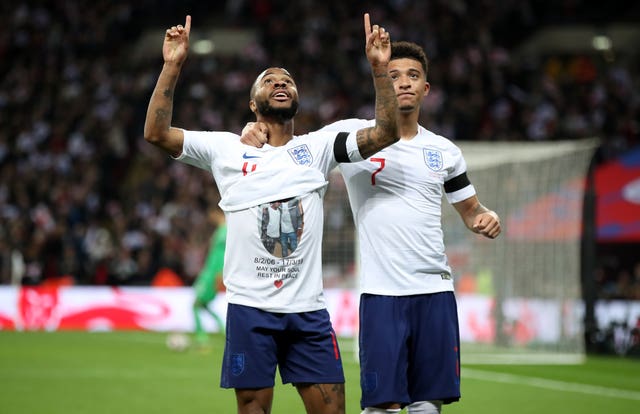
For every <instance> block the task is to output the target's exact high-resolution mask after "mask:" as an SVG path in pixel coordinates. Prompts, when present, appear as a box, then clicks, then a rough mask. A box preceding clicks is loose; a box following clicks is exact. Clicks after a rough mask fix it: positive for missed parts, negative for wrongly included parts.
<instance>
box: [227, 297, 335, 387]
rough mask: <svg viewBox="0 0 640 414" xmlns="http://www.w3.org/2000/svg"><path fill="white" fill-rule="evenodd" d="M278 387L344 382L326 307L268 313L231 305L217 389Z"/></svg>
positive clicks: (228, 310) (229, 306)
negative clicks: (277, 384)
mask: <svg viewBox="0 0 640 414" xmlns="http://www.w3.org/2000/svg"><path fill="white" fill-rule="evenodd" d="M276 366H277V367H278V369H279V371H280V377H281V378H282V383H283V384H287V383H292V384H301V383H311V384H337V383H344V372H343V370H342V358H341V357H340V350H339V348H338V341H337V339H336V334H335V332H334V331H333V327H332V326H331V321H330V319H329V312H327V310H326V309H323V310H318V311H313V312H302V313H272V312H265V311H263V310H260V309H256V308H252V307H249V306H242V305H236V304H229V305H228V308H227V327H226V345H225V349H224V360H223V363H222V376H221V380H220V385H221V386H222V387H223V388H269V387H273V386H274V385H275V374H276Z"/></svg>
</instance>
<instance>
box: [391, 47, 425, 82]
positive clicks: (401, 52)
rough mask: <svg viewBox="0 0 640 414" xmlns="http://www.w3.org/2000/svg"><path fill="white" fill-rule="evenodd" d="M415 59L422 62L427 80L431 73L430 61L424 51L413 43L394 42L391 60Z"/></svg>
mask: <svg viewBox="0 0 640 414" xmlns="http://www.w3.org/2000/svg"><path fill="white" fill-rule="evenodd" d="M403 58H408V59H413V60H417V61H418V62H420V64H421V65H422V70H424V78H425V79H426V78H427V73H428V71H429V59H427V54H426V53H424V49H422V47H420V46H419V45H417V44H415V43H413V42H392V43H391V60H394V59H403Z"/></svg>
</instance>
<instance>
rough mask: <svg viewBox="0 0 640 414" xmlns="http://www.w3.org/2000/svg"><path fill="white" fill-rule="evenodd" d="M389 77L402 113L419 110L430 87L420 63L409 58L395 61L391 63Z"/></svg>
mask: <svg viewBox="0 0 640 414" xmlns="http://www.w3.org/2000/svg"><path fill="white" fill-rule="evenodd" d="M389 76H390V77H391V80H392V81H393V88H394V89H395V91H396V97H397V98H398V109H399V110H400V112H412V111H416V110H418V109H419V108H420V102H421V101H422V98H424V97H425V95H427V94H428V93H429V87H430V85H429V82H427V80H426V78H425V74H424V70H422V65H421V64H420V62H418V61H417V60H415V59H409V58H401V59H394V60H392V61H391V62H389Z"/></svg>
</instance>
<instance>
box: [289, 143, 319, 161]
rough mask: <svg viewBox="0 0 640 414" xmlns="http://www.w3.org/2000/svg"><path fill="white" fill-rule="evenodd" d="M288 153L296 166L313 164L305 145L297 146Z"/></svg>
mask: <svg viewBox="0 0 640 414" xmlns="http://www.w3.org/2000/svg"><path fill="white" fill-rule="evenodd" d="M288 151H289V155H291V158H293V161H294V162H295V163H296V164H298V165H311V163H312V162H313V155H311V151H309V147H307V144H302V145H298V146H297V147H293V148H291V149H289V150H288Z"/></svg>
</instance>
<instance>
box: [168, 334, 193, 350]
mask: <svg viewBox="0 0 640 414" xmlns="http://www.w3.org/2000/svg"><path fill="white" fill-rule="evenodd" d="M166 344H167V348H169V349H170V350H172V351H174V352H184V351H186V350H187V349H188V348H189V346H190V345H191V340H190V339H189V336H188V335H187V334H184V333H182V332H172V333H170V334H169V335H168V336H167V340H166Z"/></svg>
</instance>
